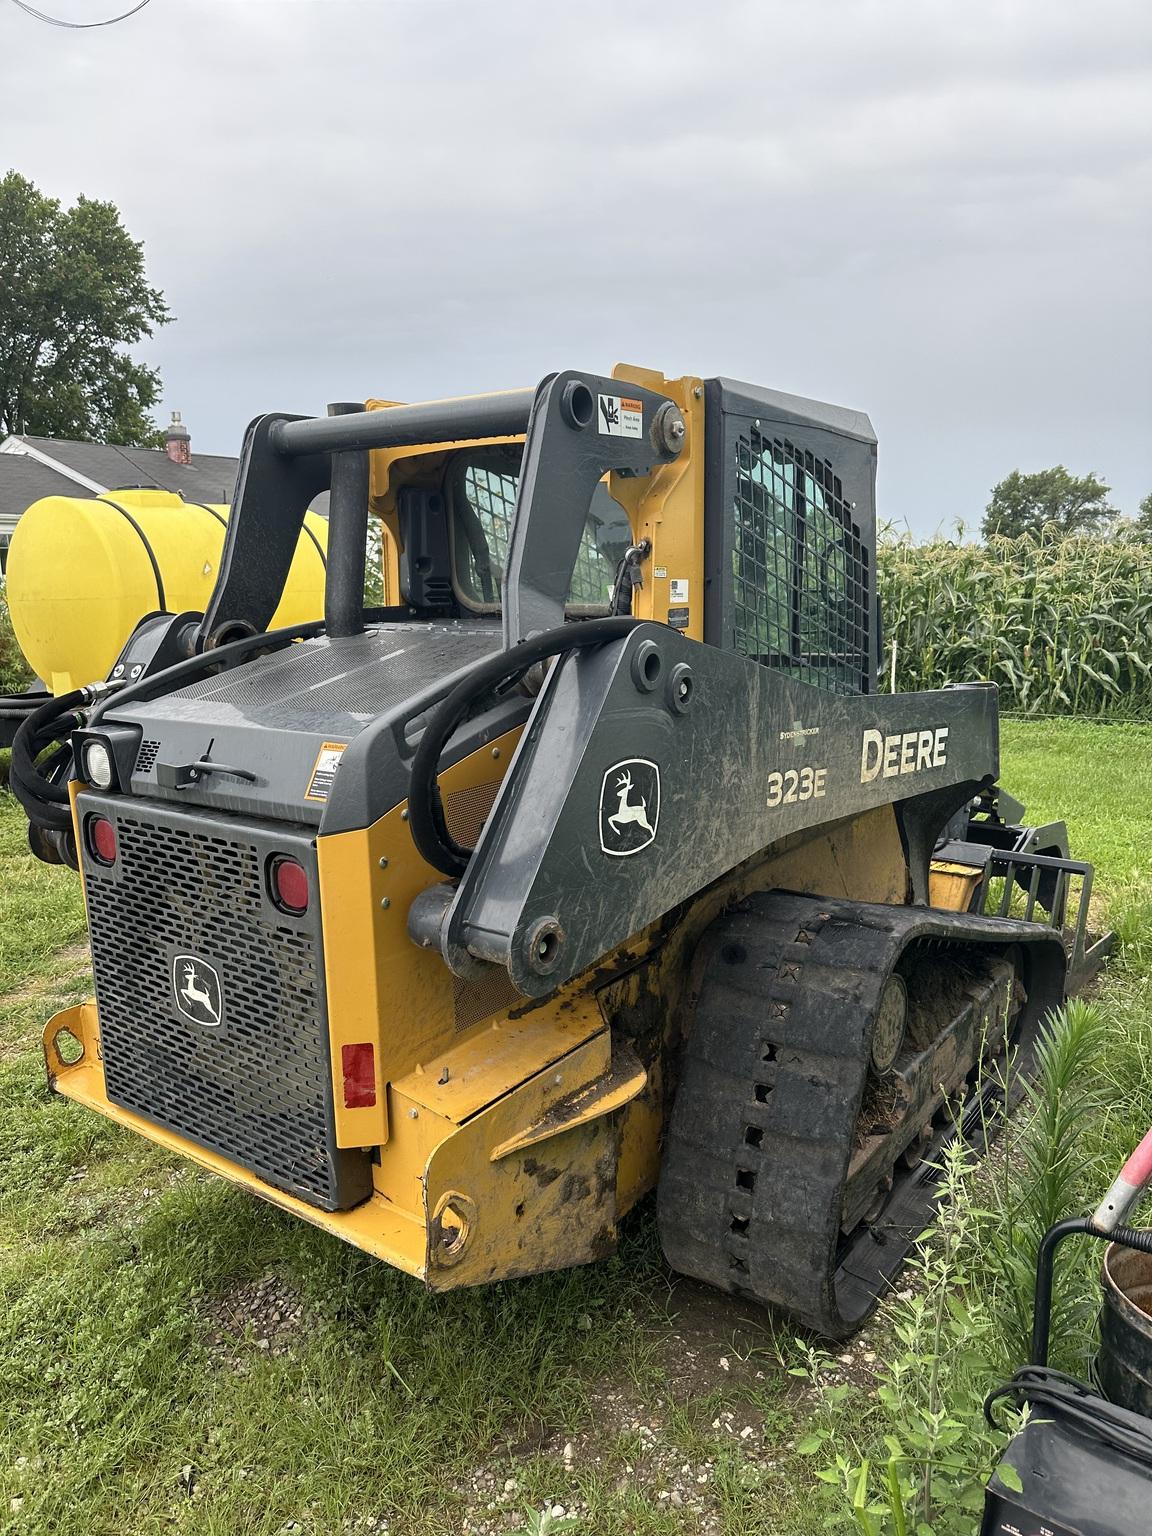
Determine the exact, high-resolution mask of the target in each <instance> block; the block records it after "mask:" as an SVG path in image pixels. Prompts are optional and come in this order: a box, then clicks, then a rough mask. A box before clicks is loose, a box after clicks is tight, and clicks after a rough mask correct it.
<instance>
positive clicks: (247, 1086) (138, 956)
mask: <svg viewBox="0 0 1152 1536" xmlns="http://www.w3.org/2000/svg"><path fill="white" fill-rule="evenodd" d="M85 800H87V797H85ZM97 803H98V804H99V807H100V810H101V813H102V814H107V813H109V811H110V809H111V807H110V805H109V803H108V802H105V801H101V802H97ZM83 804H84V802H82V808H83ZM165 819H166V818H165V813H164V812H163V811H161V810H159V808H157V809H156V810H155V813H153V811H152V810H151V809H150V811H149V819H148V820H147V821H145V820H143V819H142V818H140V817H138V816H136V815H133V814H127V813H125V812H124V811H123V810H120V809H117V811H116V813H115V822H116V831H117V839H118V843H119V856H118V859H117V864H116V867H115V869H114V870H112V871H108V870H101V869H99V868H97V867H95V866H93V865H92V864H91V862H90V863H89V867H88V868H87V870H86V888H87V900H88V916H89V925H90V929H91V939H92V954H93V963H94V971H95V978H96V995H97V1002H98V1005H99V1011H100V1038H101V1050H102V1055H103V1059H104V1074H105V1085H106V1091H107V1094H108V1097H109V1099H111V1100H112V1102H113V1103H116V1104H119V1105H121V1106H123V1107H124V1108H125V1109H130V1110H132V1111H134V1112H135V1113H137V1114H140V1115H143V1116H145V1117H146V1118H147V1119H149V1120H153V1121H155V1122H157V1123H158V1124H160V1125H163V1126H166V1127H168V1128H169V1129H170V1130H173V1131H176V1132H177V1133H178V1134H180V1135H182V1136H186V1137H188V1138H190V1139H191V1140H193V1141H196V1142H198V1143H199V1144H200V1145H202V1146H205V1147H208V1148H210V1149H211V1150H213V1151H215V1152H218V1153H220V1154H221V1155H222V1156H224V1157H226V1158H228V1159H229V1160H231V1161H233V1162H237V1163H240V1164H242V1165H243V1166H245V1167H247V1168H249V1169H250V1170H251V1171H252V1172H254V1173H255V1174H257V1176H258V1177H260V1178H261V1179H264V1180H266V1181H267V1182H268V1183H269V1184H272V1185H274V1186H275V1187H276V1188H278V1189H283V1190H287V1191H288V1192H290V1193H291V1194H294V1195H298V1196H299V1197H300V1198H302V1199H304V1200H307V1201H309V1202H310V1203H312V1204H314V1205H319V1206H322V1207H324V1208H325V1209H335V1208H338V1207H339V1206H340V1205H342V1204H346V1203H349V1202H348V1200H347V1199H346V1198H345V1195H346V1192H342V1190H341V1184H340V1173H339V1164H340V1161H341V1158H342V1156H345V1155H344V1154H338V1153H337V1152H336V1148H335V1139H334V1129H333V1118H332V1110H331V1083H330V1077H329V1057H328V1039H327V1024H326V1017H325V1010H324V1005H323V997H322V991H321V983H320V978H319V976H318V971H317V956H318V948H319V934H318V917H316V918H315V919H314V922H315V926H313V925H312V924H313V920H311V919H304V920H301V922H299V923H296V924H293V925H291V926H290V925H287V924H281V923H278V922H277V921H276V914H275V912H274V909H272V908H271V907H270V906H269V904H268V903H267V901H266V899H265V897H264V892H263V883H262V882H263V878H264V866H265V860H266V858H267V853H266V852H265V851H264V850H263V849H262V848H261V847H260V846H258V844H257V841H256V840H255V838H253V839H251V840H250V839H248V838H247V837H245V835H244V831H243V829H239V830H237V831H236V832H232V830H231V828H227V829H226V830H227V833H228V835H221V833H222V831H223V830H224V829H221V828H220V826H219V824H218V823H217V824H216V825H215V826H214V827H213V829H212V830H211V831H209V830H191V829H190V828H189V827H188V825H187V824H186V822H184V823H182V822H181V818H180V816H179V813H176V814H174V815H172V816H171V817H170V818H167V819H168V821H169V824H167V825H165V824H163V822H164V821H165ZM285 848H286V851H290V852H291V853H292V855H293V856H294V857H296V858H298V859H300V861H301V862H302V863H305V865H306V867H307V868H308V870H309V876H310V880H311V883H312V888H313V890H315V889H316V874H315V866H314V860H313V859H312V856H311V853H310V850H309V848H308V846H307V844H306V843H305V842H304V840H303V839H300V840H295V839H293V840H291V841H290V842H286V843H285ZM185 955H187V956H190V957H195V959H196V960H197V962H198V963H199V962H205V963H206V965H207V966H208V967H210V968H211V969H212V970H213V971H215V972H216V974H217V976H218V979H219V989H218V991H219V996H218V1011H219V1014H220V1021H219V1024H216V1025H212V1024H206V1023H203V1022H193V1021H190V1020H189V1019H188V1018H187V1017H185V1016H184V1014H182V1013H181V1012H180V1009H179V1008H178V1006H177V1003H176V1000H175V984H174V981H173V975H174V972H175V974H176V975H177V976H178V977H179V976H182V975H183V974H184V967H183V964H182V961H181V957H182V956H185ZM203 970H204V965H203V964H200V980H199V982H198V984H199V985H201V986H202V987H203V986H208V987H210V986H211V983H210V982H208V983H206V982H205V981H204V980H203ZM212 1006H215V1004H213V1005H212ZM364 1192H365V1191H361V1192H360V1193H361V1194H362V1193H364Z"/></svg>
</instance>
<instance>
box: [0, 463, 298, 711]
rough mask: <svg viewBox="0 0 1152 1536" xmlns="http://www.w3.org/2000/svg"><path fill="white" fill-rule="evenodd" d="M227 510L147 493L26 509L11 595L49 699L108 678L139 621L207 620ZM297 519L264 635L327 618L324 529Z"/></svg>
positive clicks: (15, 547) (12, 554)
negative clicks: (299, 526)
mask: <svg viewBox="0 0 1152 1536" xmlns="http://www.w3.org/2000/svg"><path fill="white" fill-rule="evenodd" d="M228 511H229V509H228V508H227V507H219V506H201V505H199V504H198V503H196V502H187V501H184V500H183V499H182V498H181V497H179V496H176V495H174V494H173V493H172V492H171V491H155V490H135V491H106V492H105V493H104V494H103V495H102V496H97V497H95V498H86V497H82V496H45V497H44V498H43V499H42V500H40V501H36V502H33V504H32V505H31V506H30V507H29V508H28V510H27V512H25V513H24V516H23V517H22V518H21V519H20V521H19V522H18V523H17V524H16V530H15V532H14V533H13V535H12V544H11V547H10V549H9V551H8V571H7V589H8V590H7V597H8V606H9V609H10V611H11V614H12V628H13V629H14V631H15V633H16V639H17V642H18V643H19V646H20V649H21V650H22V651H23V653H24V658H25V660H26V661H27V662H28V665H29V666H30V667H31V668H32V670H33V671H34V672H35V673H36V675H37V676H38V677H40V678H42V679H43V681H44V682H45V684H46V685H47V686H48V688H49V689H50V690H51V691H52V692H53V693H55V694H61V693H67V692H69V691H70V690H71V689H73V688H80V687H83V685H84V684H85V683H91V682H95V681H97V680H99V679H100V678H104V677H106V676H107V675H108V673H109V672H110V671H111V669H112V667H113V666H114V665H115V662H116V657H117V656H118V655H119V654H120V651H121V649H122V647H123V645H124V642H125V640H126V639H127V638H128V636H129V635H130V634H131V632H132V630H133V628H134V627H135V625H136V624H137V623H138V622H139V620H140V619H142V618H143V617H144V615H145V614H148V613H156V612H157V611H158V610H160V609H167V610H168V612H169V613H183V612H189V611H197V612H203V610H204V608H205V607H206V606H207V603H208V598H209V595H210V594H211V591H212V587H213V585H214V583H215V581H216V573H217V571H218V569H219V566H220V554H221V551H222V549H223V547H224V532H225V529H226V527H227V523H228ZM304 522H305V526H304V529H303V531H302V532H301V534H300V541H299V543H298V544H297V546H296V554H295V556H294V558H293V560H292V568H291V570H290V571H289V574H288V581H287V584H286V585H285V588H284V596H283V598H282V599H281V602H280V606H279V608H277V610H276V613H275V615H274V617H273V619H272V627H276V626H279V625H287V624H305V623H308V622H309V621H310V620H312V619H319V618H322V617H323V615H324V556H325V552H326V550H327V547H328V524H327V522H326V521H325V520H324V518H322V517H319V516H318V515H317V514H316V513H315V512H308V513H306V514H305V519H304Z"/></svg>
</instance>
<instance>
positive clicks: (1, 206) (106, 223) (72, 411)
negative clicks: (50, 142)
mask: <svg viewBox="0 0 1152 1536" xmlns="http://www.w3.org/2000/svg"><path fill="white" fill-rule="evenodd" d="M0 274H2V276H0V436H3V435H4V434H6V433H9V432H21V433H23V432H28V433H32V434H33V435H37V436H43V437H78V438H85V439H91V440H98V441H103V442H110V443H125V444H130V445H133V446H136V447H150V446H153V445H155V444H157V443H159V442H160V440H161V439H160V435H159V433H158V432H157V430H156V425H155V423H154V422H153V421H152V420H151V418H150V417H149V414H148V413H149V411H150V410H151V409H152V407H153V406H154V405H155V404H156V401H157V399H158V398H159V395H160V375H159V373H158V372H157V371H156V369H154V368H148V367H146V366H145V365H144V364H143V363H138V362H134V361H133V359H132V358H131V357H130V356H129V355H128V353H127V352H126V351H125V350H124V349H125V348H126V347H128V346H131V345H132V344H133V343H135V342H138V341H140V340H141V338H142V337H145V336H151V335H152V331H153V327H154V326H159V325H165V324H167V322H168V321H169V320H170V319H171V316H170V314H169V312H168V306H167V305H166V304H165V302H164V295H163V294H162V293H161V292H160V291H159V289H157V288H151V287H149V285H148V283H147V282H146V280H145V276H144V250H143V247H142V245H141V244H140V243H139V241H136V240H133V239H132V238H131V236H130V235H129V234H128V231H127V230H126V229H125V228H124V226H123V225H122V224H121V222H120V214H119V211H118V210H117V208H116V206H115V204H113V203H101V202H94V201H93V200H92V199H90V198H86V197H79V198H77V200H76V203H75V206H74V207H72V208H61V206H60V203H59V202H58V201H57V200H56V199H55V198H51V197H45V196H43V194H42V193H40V192H39V191H37V189H36V188H35V187H34V186H33V185H32V183H31V182H30V181H28V180H27V179H26V178H25V177H23V176H21V175H19V174H18V173H17V172H16V171H10V172H9V173H8V174H7V175H6V176H5V177H4V178H3V179H2V180H0Z"/></svg>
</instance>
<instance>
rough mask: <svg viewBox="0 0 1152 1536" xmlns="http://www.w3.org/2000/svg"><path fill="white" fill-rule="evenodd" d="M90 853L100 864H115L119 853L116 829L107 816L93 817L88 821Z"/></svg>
mask: <svg viewBox="0 0 1152 1536" xmlns="http://www.w3.org/2000/svg"><path fill="white" fill-rule="evenodd" d="M88 851H89V853H91V855H92V857H93V858H94V859H95V860H96V862H97V863H98V864H115V862H116V854H117V852H118V851H119V850H118V848H117V845H116V828H115V827H114V826H113V825H112V823H111V822H110V821H109V820H108V818H107V816H92V817H90V818H89V821H88Z"/></svg>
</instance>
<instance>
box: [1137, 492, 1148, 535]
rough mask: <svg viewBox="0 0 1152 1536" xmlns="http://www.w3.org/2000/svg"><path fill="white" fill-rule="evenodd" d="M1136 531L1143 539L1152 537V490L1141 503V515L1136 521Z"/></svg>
mask: <svg viewBox="0 0 1152 1536" xmlns="http://www.w3.org/2000/svg"><path fill="white" fill-rule="evenodd" d="M1135 527H1136V532H1137V534H1138V535H1139V537H1140V538H1142V539H1152V491H1149V492H1148V494H1147V496H1145V498H1144V500H1143V501H1142V502H1141V503H1140V516H1139V517H1138V518H1137V519H1136V523H1135Z"/></svg>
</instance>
